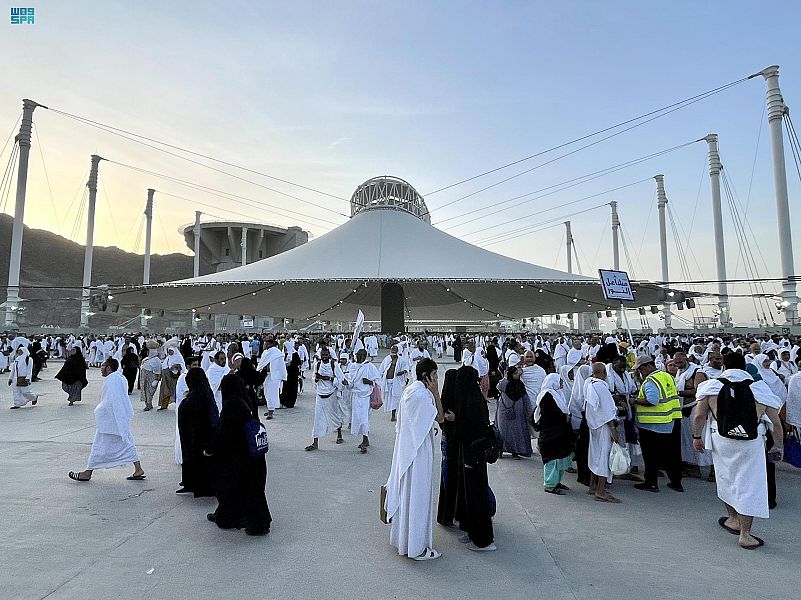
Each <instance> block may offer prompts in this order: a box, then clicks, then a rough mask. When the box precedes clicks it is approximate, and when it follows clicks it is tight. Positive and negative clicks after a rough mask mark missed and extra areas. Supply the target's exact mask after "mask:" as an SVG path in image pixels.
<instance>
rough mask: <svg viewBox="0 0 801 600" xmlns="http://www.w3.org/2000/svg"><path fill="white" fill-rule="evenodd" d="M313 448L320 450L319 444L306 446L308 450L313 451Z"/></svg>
mask: <svg viewBox="0 0 801 600" xmlns="http://www.w3.org/2000/svg"><path fill="white" fill-rule="evenodd" d="M312 450H319V448H318V447H317V446H315V445H314V444H311V445H310V446H306V452H311V451H312Z"/></svg>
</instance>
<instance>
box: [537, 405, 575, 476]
mask: <svg viewBox="0 0 801 600" xmlns="http://www.w3.org/2000/svg"><path fill="white" fill-rule="evenodd" d="M539 426H540V429H539V436H538V437H537V447H538V448H539V450H540V456H541V457H542V462H543V464H545V463H547V462H550V461H552V460H555V459H557V458H565V457H567V456H570V453H571V452H573V428H572V427H571V426H570V417H569V416H568V415H566V414H565V413H563V412H562V409H561V408H559V407H558V406H557V404H556V401H555V400H554V399H553V396H551V394H549V393H546V394H545V395H544V396H543V397H542V400H540V420H539Z"/></svg>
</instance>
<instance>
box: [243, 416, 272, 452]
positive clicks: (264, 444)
mask: <svg viewBox="0 0 801 600" xmlns="http://www.w3.org/2000/svg"><path fill="white" fill-rule="evenodd" d="M245 438H246V439H247V442H248V450H249V451H250V454H251V455H252V456H264V455H265V454H267V452H268V451H269V450H270V441H269V440H268V439H267V430H266V429H265V428H264V424H263V423H262V422H261V421H259V420H258V419H254V418H250V419H248V420H247V421H245Z"/></svg>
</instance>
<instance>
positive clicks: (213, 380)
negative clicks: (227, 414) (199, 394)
mask: <svg viewBox="0 0 801 600" xmlns="http://www.w3.org/2000/svg"><path fill="white" fill-rule="evenodd" d="M201 364H202V363H201ZM230 372H231V368H230V367H229V366H228V359H227V357H226V356H225V352H223V351H222V350H220V351H219V352H217V354H215V355H214V360H213V361H212V362H211V364H210V365H209V366H208V368H207V369H206V377H207V378H208V380H209V386H211V391H212V393H213V394H214V402H215V403H216V404H217V410H218V411H221V410H222V392H221V391H220V385H221V384H222V380H223V377H225V376H226V375H228V373H230Z"/></svg>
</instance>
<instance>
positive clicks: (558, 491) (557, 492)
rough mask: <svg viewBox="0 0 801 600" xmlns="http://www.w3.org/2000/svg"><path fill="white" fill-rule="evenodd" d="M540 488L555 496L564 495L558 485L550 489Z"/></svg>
mask: <svg viewBox="0 0 801 600" xmlns="http://www.w3.org/2000/svg"><path fill="white" fill-rule="evenodd" d="M542 489H543V490H544V491H545V492H546V493H548V494H553V495H555V496H564V495H565V493H564V492H563V491H562V488H560V487H555V488H551V489H548V488H542Z"/></svg>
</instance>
